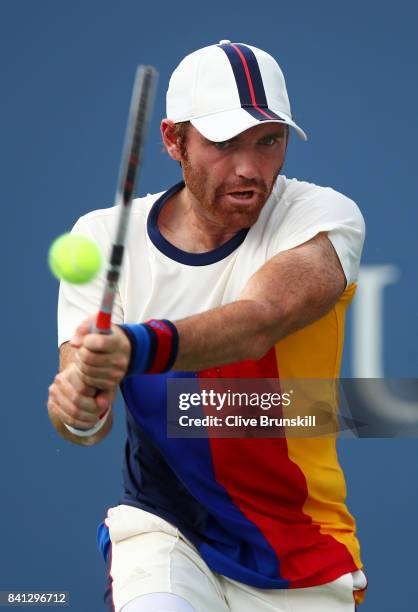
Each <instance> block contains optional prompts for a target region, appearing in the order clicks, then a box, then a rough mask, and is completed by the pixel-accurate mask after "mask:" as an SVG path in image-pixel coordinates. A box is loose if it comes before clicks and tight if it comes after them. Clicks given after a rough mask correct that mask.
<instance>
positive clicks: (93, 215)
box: [72, 192, 164, 238]
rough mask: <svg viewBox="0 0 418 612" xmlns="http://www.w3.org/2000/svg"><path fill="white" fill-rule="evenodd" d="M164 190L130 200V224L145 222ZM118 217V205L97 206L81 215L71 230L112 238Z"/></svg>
mask: <svg viewBox="0 0 418 612" xmlns="http://www.w3.org/2000/svg"><path fill="white" fill-rule="evenodd" d="M163 193H164V192H159V193H155V194H151V193H148V194H147V195H146V196H143V197H140V198H135V199H134V200H133V201H132V208H131V212H130V224H131V225H142V224H143V223H146V220H147V217H148V213H149V211H150V209H151V207H152V205H153V204H154V202H155V201H156V200H158V198H160V197H161V195H162V194H163ZM118 218H119V206H117V205H114V206H109V207H108V208H99V209H96V210H91V211H90V212H88V213H86V214H85V215H82V216H81V217H79V218H78V220H77V221H76V223H75V225H74V227H73V230H72V231H73V232H74V233H77V232H78V233H82V232H83V231H84V232H88V233H90V232H92V233H94V234H99V235H100V234H103V235H109V234H110V235H111V236H112V238H113V236H114V232H115V225H116V223H117V221H118Z"/></svg>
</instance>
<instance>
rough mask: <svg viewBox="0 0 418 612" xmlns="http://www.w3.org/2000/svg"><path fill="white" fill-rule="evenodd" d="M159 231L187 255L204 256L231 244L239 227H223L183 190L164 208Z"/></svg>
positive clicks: (187, 191)
mask: <svg viewBox="0 0 418 612" xmlns="http://www.w3.org/2000/svg"><path fill="white" fill-rule="evenodd" d="M158 228H159V230H160V232H161V234H162V235H163V236H164V238H165V239H166V240H168V241H169V242H170V243H171V244H173V245H174V246H176V247H177V248H179V249H181V250H183V251H187V252H188V253H205V252H208V251H213V250H214V249H216V248H217V247H220V246H222V245H223V244H225V242H228V240H230V239H231V238H232V237H233V236H235V234H236V233H237V232H238V231H239V228H230V227H224V226H221V225H220V224H219V222H217V221H216V220H215V219H213V218H211V216H210V214H209V213H208V212H207V211H206V210H205V209H203V208H202V207H201V206H200V204H199V202H197V200H196V198H194V196H193V194H191V192H190V191H189V190H188V189H187V187H184V188H183V189H181V190H180V191H178V192H177V193H175V194H174V195H173V196H172V197H171V198H170V199H169V200H168V202H166V203H165V205H164V206H163V208H162V210H161V212H160V215H159V217H158Z"/></svg>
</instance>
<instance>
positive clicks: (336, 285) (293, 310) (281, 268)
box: [240, 232, 346, 339]
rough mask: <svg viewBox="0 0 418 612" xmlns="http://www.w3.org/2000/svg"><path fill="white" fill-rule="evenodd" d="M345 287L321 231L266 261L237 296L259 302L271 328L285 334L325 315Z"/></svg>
mask: <svg viewBox="0 0 418 612" xmlns="http://www.w3.org/2000/svg"><path fill="white" fill-rule="evenodd" d="M345 286H346V278H345V275H344V271H343V269H342V266H341V263H340V260H339V258H338V256H337V253H336V251H335V249H334V247H333V245H332V243H331V241H330V240H329V238H328V237H327V235H326V233H324V232H323V233H319V234H317V235H316V236H315V237H313V238H312V239H311V240H308V241H307V242H305V243H304V244H301V245H300V246H298V247H295V248H293V249H289V250H287V251H283V252H281V253H278V254H277V255H275V256H274V257H272V258H271V259H270V260H269V261H267V262H266V263H265V264H264V265H263V266H262V267H261V268H260V269H259V270H258V271H257V272H256V273H255V274H254V275H253V276H252V277H251V278H250V280H249V281H248V283H247V285H246V287H245V288H244V290H243V292H242V293H241V296H240V299H248V300H254V301H256V302H258V303H259V304H260V308H262V309H263V311H264V312H265V314H266V317H267V318H268V319H269V320H270V321H271V325H272V328H277V330H278V333H279V337H284V336H285V335H288V334H289V333H291V332H293V331H296V330H297V329H300V328H301V327H304V326H305V325H308V324H309V323H312V322H313V321H315V320H317V319H319V318H321V317H322V316H324V315H325V314H326V313H327V312H328V311H329V310H330V309H331V308H332V307H333V306H334V305H335V304H336V302H337V301H338V299H339V297H340V296H341V294H342V293H343V292H344V289H345ZM277 339H279V338H277Z"/></svg>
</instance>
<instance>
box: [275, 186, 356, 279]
mask: <svg viewBox="0 0 418 612" xmlns="http://www.w3.org/2000/svg"><path fill="white" fill-rule="evenodd" d="M279 207H280V209H281V210H280V222H279V224H278V227H277V226H276V227H277V229H276V231H275V235H274V237H273V239H272V242H271V245H270V249H271V251H270V256H273V255H274V254H276V253H279V252H281V251H286V250H288V249H292V248H295V247H297V246H299V245H301V244H303V243H304V242H307V241H308V240H310V239H311V238H313V237H314V236H316V235H317V234H319V233H320V232H327V233H328V238H329V239H330V241H331V242H332V244H333V246H334V249H335V251H336V253H337V255H338V257H339V259H340V262H341V266H342V268H343V270H344V274H345V277H346V279H347V286H348V285H350V284H351V283H353V282H355V281H356V280H357V277H358V272H359V266H360V257H361V252H362V249H363V243H364V237H365V224H364V219H363V216H362V214H361V212H360V210H359V208H358V207H357V205H356V204H355V202H353V201H352V200H350V199H349V198H347V197H346V196H344V195H342V194H341V193H338V192H337V191H334V189H331V188H330V187H318V186H317V185H313V184H310V183H303V182H299V181H293V180H290V181H288V187H287V189H286V190H285V192H284V193H283V195H282V198H281V200H280V204H279Z"/></svg>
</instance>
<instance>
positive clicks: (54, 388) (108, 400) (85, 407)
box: [48, 363, 116, 429]
mask: <svg viewBox="0 0 418 612" xmlns="http://www.w3.org/2000/svg"><path fill="white" fill-rule="evenodd" d="M96 394H97V389H95V388H93V387H89V386H88V385H86V384H85V383H84V382H83V380H82V374H81V372H80V371H79V370H78V369H77V367H76V365H75V363H69V364H68V365H67V367H65V369H63V370H62V371H61V372H60V373H59V374H57V375H56V376H55V379H54V381H53V383H52V385H50V387H49V389H48V412H49V416H50V418H51V420H52V421H53V422H54V421H55V422H56V421H57V420H59V421H60V422H61V423H66V424H67V425H70V426H71V427H74V428H76V429H90V428H91V427H93V426H94V425H95V424H96V423H97V421H98V419H99V418H100V417H101V416H102V415H103V414H104V413H105V412H106V411H107V410H108V409H109V408H110V407H111V406H112V402H113V400H114V398H115V394H116V391H113V392H100V393H99V394H97V395H96Z"/></svg>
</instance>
